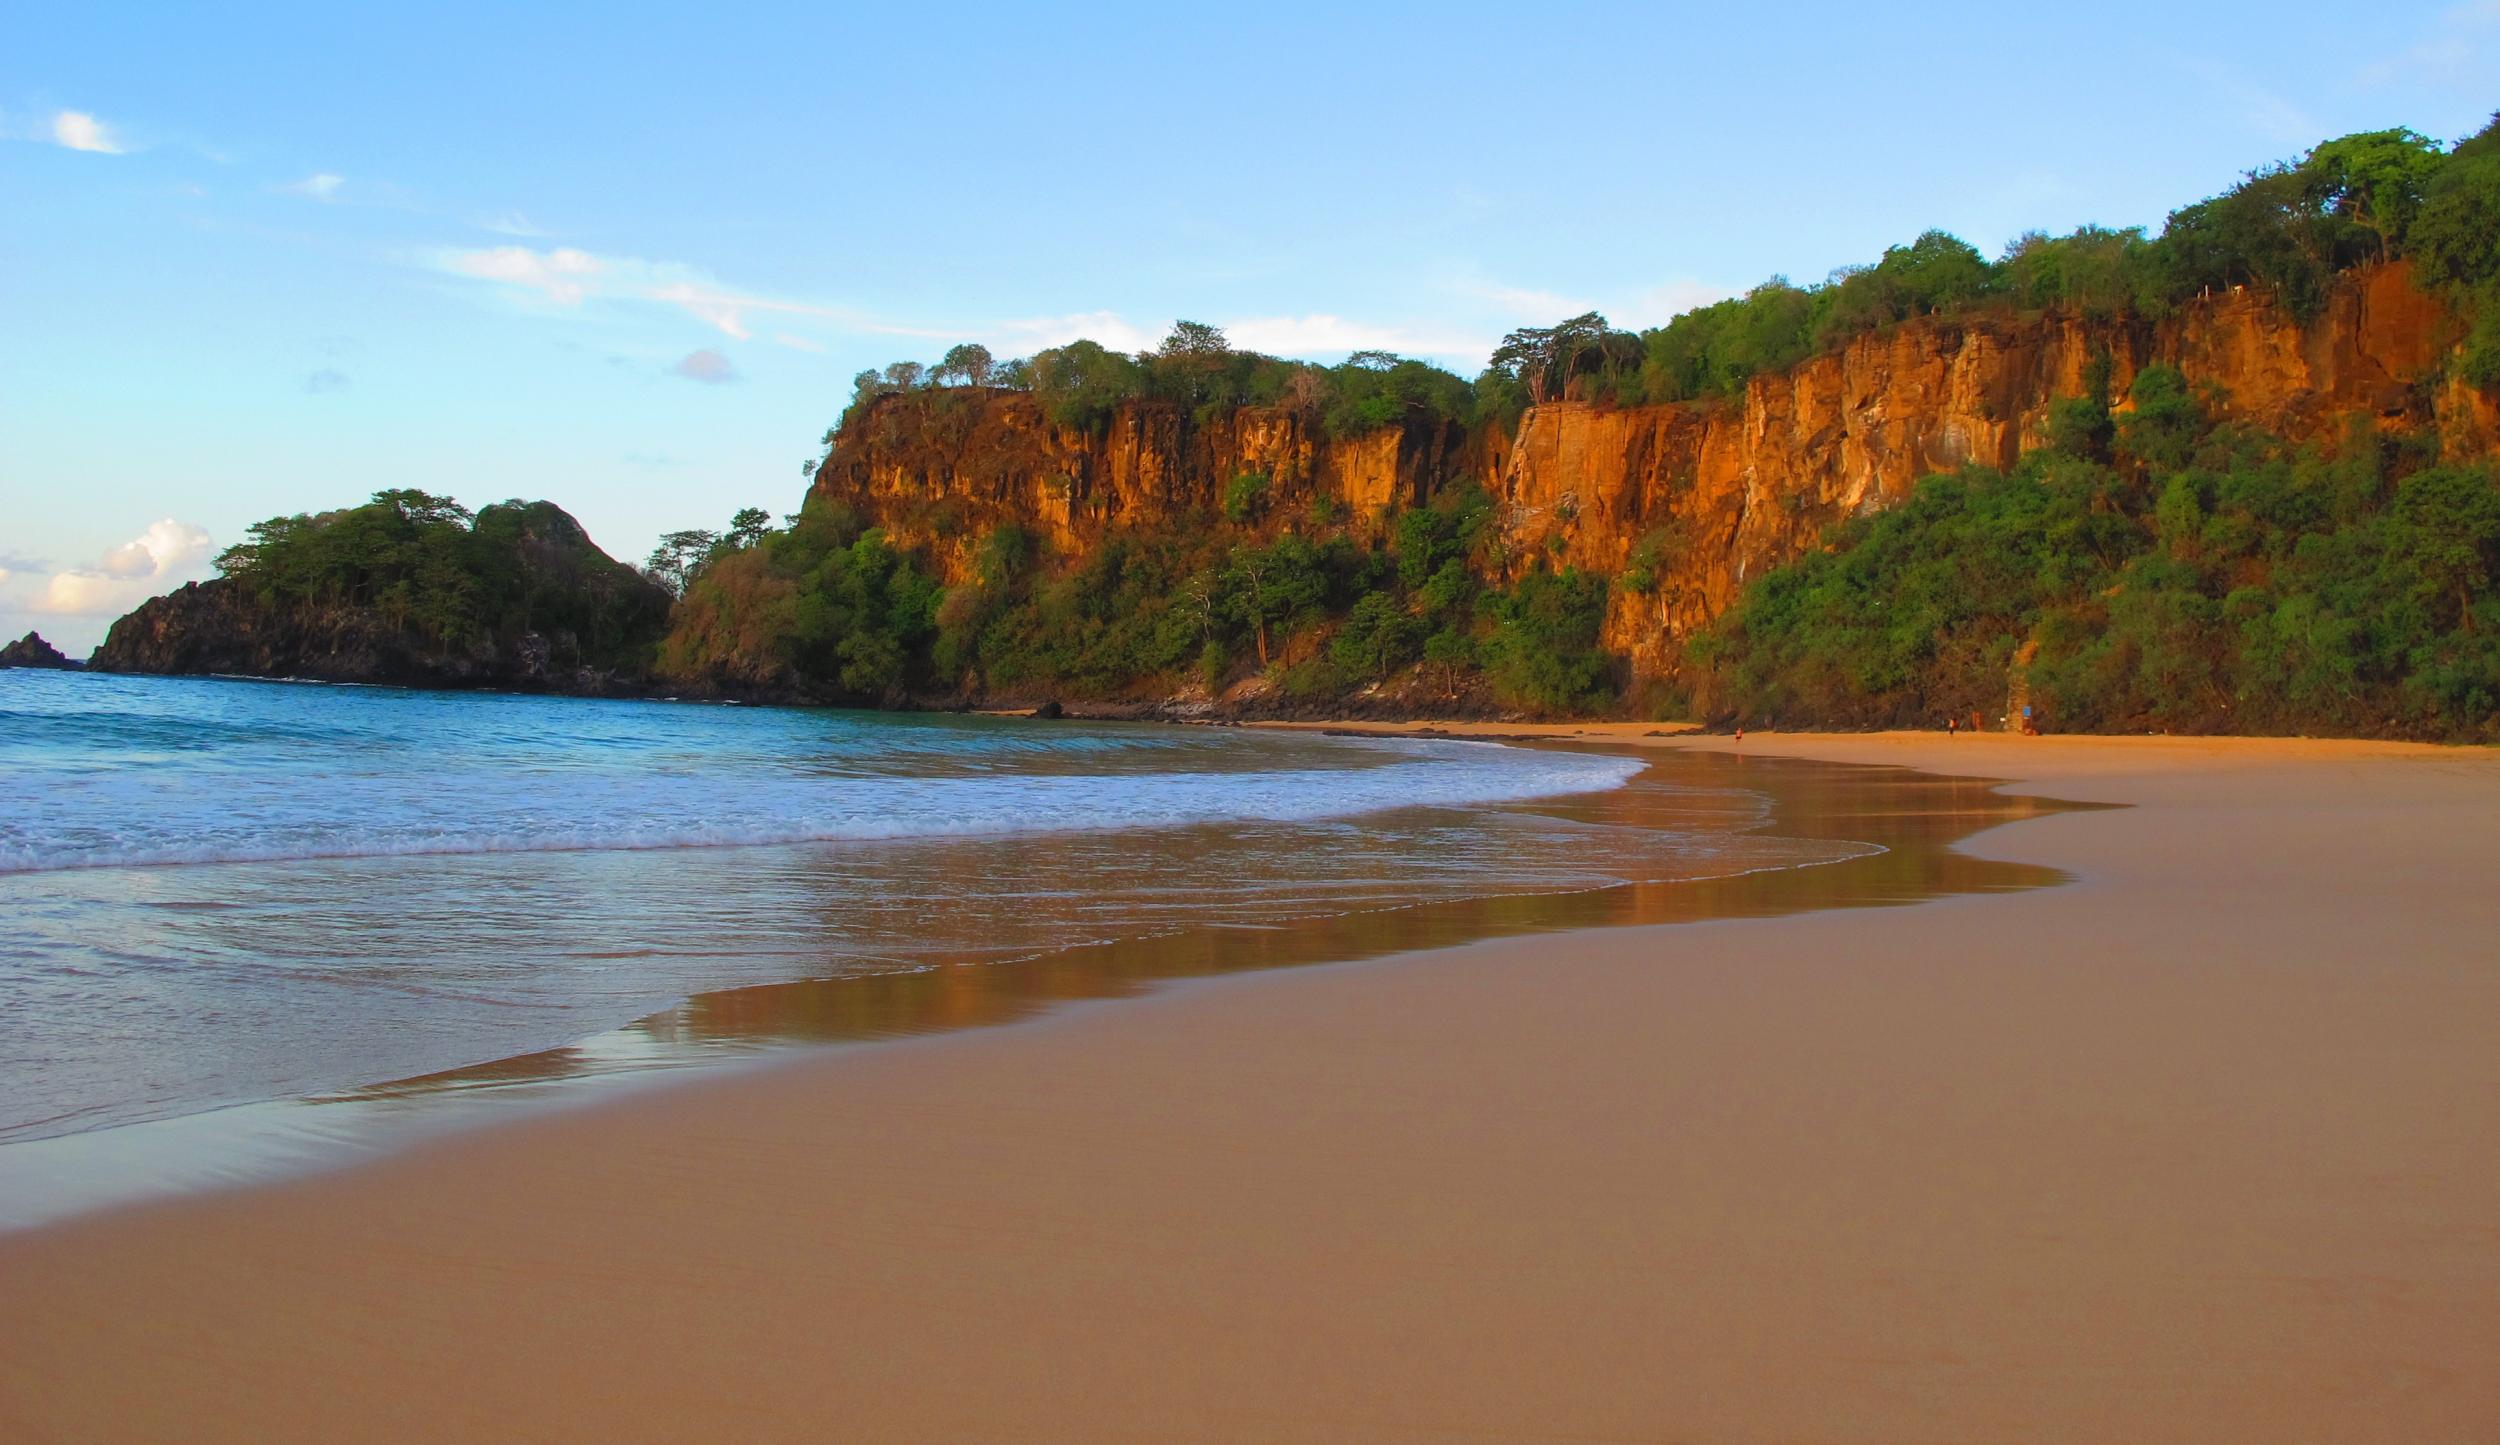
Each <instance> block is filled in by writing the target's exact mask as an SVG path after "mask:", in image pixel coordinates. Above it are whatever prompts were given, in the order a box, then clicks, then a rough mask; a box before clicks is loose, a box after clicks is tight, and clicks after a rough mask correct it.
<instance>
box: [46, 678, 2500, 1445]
mask: <svg viewBox="0 0 2500 1445" xmlns="http://www.w3.org/2000/svg"><path fill="white" fill-rule="evenodd" d="M1486 726H1488V727H1503V728H1507V729H1509V730H1510V731H1512V732H1517V731H1520V729H1519V728H1518V727H1517V726H1516V725H1506V724H1496V725H1486ZM1563 726H1564V727H1565V728H1567V729H1569V731H1568V732H1567V733H1566V734H1564V739H1563V740H1565V741H1570V740H1575V739H1576V740H1583V741H1590V742H1599V741H1625V740H1626V739H1622V738H1620V737H1617V738H1607V737H1605V736H1603V735H1602V734H1600V733H1599V732H1598V728H1599V727H1600V726H1602V725H1596V724H1583V725H1568V724H1566V725H1563ZM1618 726H1619V727H1623V728H1628V729H1647V728H1650V727H1652V726H1654V725H1650V724H1631V725H1618ZM1643 745H1645V746H1649V745H1657V746H1671V747H1678V748H1692V749H1704V750H1714V751H1717V750H1729V749H1733V748H1735V747H1737V746H1738V745H1736V744H1734V743H1733V742H1732V740H1730V739H1727V738H1723V737H1704V738H1685V739H1675V740H1669V739H1648V740H1646V741H1645V742H1644V744H1643ZM1742 746H1743V747H1744V748H1745V749H1746V750H1747V751H1748V752H1749V753H1755V754H1763V755H1773V754H1777V755H1801V756H1812V757H1819V758H1823V759H1826V760H1829V761H1835V762H1867V763H1878V764H1883V763H1892V764H1898V765H1908V766H1916V767H1918V768H1920V769H1922V770H1927V771H1933V772H1941V773H1946V774H1950V775H1961V776H1971V775H1986V776H2002V777H2005V778H2007V779H2008V781H2007V782H2006V783H2005V784H2003V785H2001V787H2002V788H2003V789H2004V790H2006V791H2011V790H2014V789H2021V790H2024V791H2025V792H2030V793H2038V794H2047V795H2052V796H2055V797H2059V798H2072V799H2075V800H2077V801H2084V802H2094V801H2097V802H2113V803H2131V804H2134V805H2135V806H2134V807H2132V808H2130V809H2128V810H2125V811H2096V812H2071V813H2061V814H2058V815H2056V816H2054V817H2052V818H2043V819H2039V820H2037V821H2036V823H2035V826H2033V827H2030V828H2023V829H2002V828H1999V829H1992V830H1990V831H1988V832H1986V833H1983V834H1981V835H1980V836H1979V837H1977V838H1976V839H1974V840H1971V841H1970V842H1967V843H1964V844H1962V845H1961V849H1962V851H1963V852H1965V853H1968V854H1971V855H1973V856H1976V857H1983V858H1995V859H2000V860H2005V861H2021V862H2025V863H2030V864H2035V865H2039V866H2045V867H2055V868H2060V869H2063V870H2065V871H2068V872H2070V873H2072V874H2074V875H2075V876H2076V880H2077V881H2075V882H2074V883H2071V884H2069V885H2067V886H2064V887H2059V888H2052V889H2047V890H2035V891H2031V892H2024V893H2016V894H1994V895H1981V896H1972V897H1965V898H1960V899H1955V900H1948V901H1943V902H1930V903H1926V904H1921V905H1918V906H1914V907H1908V908H1889V909H1875V910H1858V911H1818V912H1809V913H1802V914H1793V915H1789V916H1784V917H1774V918H1738V919H1732V920H1725V921H1718V922H1707V923H1684V924H1675V925H1671V926H1667V927H1662V928H1640V927H1633V928H1622V929H1611V930H1603V931H1583V932H1570V933H1551V934H1536V935H1529V936H1522V937H1512V938H1502V939H1495V940H1492V941H1488V942H1480V943H1474V944H1469V945H1466V946H1463V947H1460V948H1456V949H1450V950H1443V951H1437V952H1432V953H1426V954H1402V955H1398V956H1395V957H1389V958H1382V959H1375V960H1372V961H1369V962H1365V963H1360V964H1353V965H1348V966H1344V967H1335V968H1324V969H1300V970H1290V969H1289V970H1274V971H1267V972H1261V973H1255V974H1242V975H1236V976H1231V977H1226V978H1222V979H1208V980H1201V981H1199V982H1197V983H1195V984H1193V985H1192V986H1190V987H1186V988H1162V989H1158V990H1155V991H1153V992H1151V993H1149V994H1147V995H1146V996H1144V997H1140V998H1134V999H1130V1000H1127V1001H1125V1002H1124V1004H1123V1006H1122V1007H1120V1008H1117V1009H1089V1010H1069V1011H1061V1012H1058V1013H1055V1014H1050V1015H1046V1016H1044V1017H1042V1018H1039V1019H1037V1020H1034V1021H1032V1022H1030V1023H1029V1024H1028V1025H1027V1026H1023V1027H1019V1028H1016V1029H1011V1030H986V1031H972V1032H967V1033H959V1034H953V1035H947V1036H944V1037H939V1038H931V1039H925V1040H921V1041H918V1042H917V1043H915V1044H914V1045H913V1046H911V1047H908V1048H899V1049H890V1050H862V1051H853V1052H847V1053H843V1054H839V1055H829V1056H826V1057H824V1058H821V1059H811V1060H803V1061H797V1062H793V1063H790V1064H787V1065H784V1066H781V1067H778V1068H776V1069H774V1070H772V1071H769V1072H768V1073H762V1072H759V1073H757V1074H753V1075H748V1076H743V1077H737V1078H728V1079H719V1080H710V1081H700V1082H696V1083H692V1084H689V1085H687V1086H685V1087H683V1088H680V1089H673V1090H668V1091H660V1092H654V1093H652V1094H648V1095H644V1096H641V1097H637V1098H634V1099H631V1100H626V1101H622V1102H620V1103H618V1104H616V1105H614V1106H610V1107H603V1108H599V1109H595V1110H585V1111H581V1112H578V1113H574V1114H570V1115H567V1116H563V1117H553V1118H547V1119H543V1120H532V1121H526V1122H521V1123H516V1124H513V1125H511V1126H508V1127H506V1128H500V1129H496V1130H492V1131H486V1132H482V1133H478V1134H474V1135H468V1136H464V1137H461V1138H458V1139H453V1140H449V1141H445V1142H442V1143H440V1144H436V1145H429V1146H426V1147H425V1148H423V1149H421V1150H420V1151H418V1152H416V1153H412V1154H410V1155H406V1156H402V1157H399V1158H395V1159H391V1160H386V1161H383V1162H381V1163H377V1164H373V1165H368V1166H363V1167H359V1168H356V1169H352V1170H349V1171H346V1172H343V1173H339V1174H335V1175H326V1176H321V1177H317V1178H312V1179H305V1180H299V1181H293V1182H289V1183H284V1184H279V1185H274V1186H268V1187H265V1188H259V1189H253V1190H249V1191H246V1192H244V1193H240V1194H234V1195H224V1196H215V1197H207V1198H201V1199H193V1200H182V1201H177V1202H173V1203H169V1204H165V1205H151V1206H143V1207H140V1208H138V1209H133V1210H130V1211H125V1212H120V1213H116V1214H112V1215H108V1216H99V1217H95V1218H92V1219H82V1220H77V1221H72V1222H69V1223H66V1224H61V1225H56V1226H51V1227H48V1228H45V1229H40V1230H37V1231H34V1232H32V1233H29V1234H25V1235H17V1236H10V1237H8V1238H6V1239H0V1280H6V1281H8V1283H7V1284H6V1285H4V1286H0V1292H5V1295H6V1296H7V1297H8V1298H9V1299H10V1300H11V1301H12V1303H13V1304H14V1305H15V1306H16V1308H13V1309H11V1310H9V1311H7V1312H6V1314H5V1316H0V1421H6V1422H13V1423H14V1424H15V1425H16V1426H17V1427H18V1428H19V1430H20V1432H21V1433H24V1434H26V1435H28V1436H29V1437H31V1438H37V1439H42V1438H53V1437H54V1436H56V1435H57V1436H59V1437H63V1438H83V1437H86V1436H90V1435H105V1436H116V1437H119V1436H151V1435H160V1434H164V1433H168V1432H172V1433H183V1434H187V1435H191V1436H192V1437H194V1438H211V1439H216V1438H236V1439H244V1438H267V1437H271V1436H296V1435H311V1434H333V1435H335V1434H352V1435H357V1436H360V1437H364V1438H411V1439H414V1438H440V1437H443V1436H446V1435H465V1434H471V1433H478V1432H481V1431H483V1430H485V1429H487V1428H496V1429H501V1430H504V1431H506V1432H518V1433H522V1434H533V1433H539V1434H551V1435H563V1436H571V1435H575V1434H582V1435H588V1434H607V1435H611V1436H623V1437H626V1438H662V1437H680V1438H682V1437H683V1436H684V1435H687V1434H690V1433H694V1434H699V1433H706V1432H707V1431H726V1432H729V1433H744V1434H747V1435H750V1436H758V1437H766V1438H785V1437H799V1436H806V1435H811V1434H814V1435H822V1434H823V1433H824V1432H826V1431H828V1430H832V1431H836V1432H849V1433H853V1434H860V1435H866V1436H869V1437H873V1438H914V1439H921V1438H935V1439H950V1438H1035V1439H1063V1438H1064V1439H1098V1438H1104V1437H1107V1436H1114V1435H1119V1434H1123V1433H1133V1434H1139V1435H1148V1436H1184V1437H1190V1438H1215V1439H1244V1440H1247V1439H1271V1438H1278V1437H1280V1436H1290V1437H1292V1438H1305V1439H1384V1438H1414V1439H1437V1438H1455V1437H1458V1436H1460V1435H1463V1434H1467V1433H1469V1432H1474V1433H1478V1434H1490V1435H1493V1436H1497V1437H1508V1438H1519V1437H1526V1436H1531V1435H1544V1434H1555V1435H1559V1434H1567V1433H1573V1432H1577V1433H1579V1434H1582V1435H1592V1436H1600V1437H1609V1438H1611V1437H1614V1436H1622V1437H1625V1438H1656V1437H1658V1436H1660V1435H1673V1434H1675V1433H1677V1432H1682V1433H1683V1434H1686V1435H1691V1436H1697V1437H1700V1438H1711V1439H1741V1440H1752V1439H1760V1440H1774V1439H1796V1438H1811V1439H1835V1440H1841V1439H1845V1440H1893V1439H1918V1440H1945V1439H1950V1440H1965V1439H1967V1440H1983V1439H2008V1438H2022V1439H2038V1440H2058V1439H2072V1440H2099V1439H2110V1438H2131V1439H2138V1440H2173V1439H2175V1440H2190V1439H2212V1438H2336V1439H2354V1440H2370V1439H2386V1440H2398V1439H2420V1438H2460V1437H2469V1436H2472V1435H2475V1434H2478V1433H2481V1432H2486V1431H2488V1429H2490V1428H2491V1426H2492V1425H2493V1424H2494V1422H2495V1421H2500V1367H2494V1366H2491V1365H2490V1364H2489V1361H2490V1360H2492V1359H2494V1358H2500V1235H2496V1234H2495V1233H2494V1232H2493V1231H2492V1230H2491V1229H2490V1227H2489V1225H2488V1223H2487V1221H2488V1220H2489V1219H2492V1218H2500V1163H2495V1162H2494V1161H2493V1160H2492V1159H2491V1157H2490V1151H2489V1149H2488V1141H2489V1140H2490V1139H2491V1138H2493V1137H2500V1061H2495V1059H2494V1058H2493V1051H2492V1050H2490V1049H2489V1047H2488V1042H2489V1038H2490V1037H2491V1029H2492V1026H2493V1024H2494V1022H2495V1021H2496V1020H2500V979H2495V977H2494V973H2495V970H2494V969H2493V967H2492V966H2491V964H2490V961H2489V959H2488V957H2487V956H2486V955H2487V947H2488V939H2489V938H2490V937H2491V936H2494V933H2495V931H2496V930H2500V903H2496V902H2495V901H2493V900H2492V899H2491V898H2490V897H2489V894H2490V890H2489V888H2488V885H2487V877H2488V871H2489V867H2490V865H2491V863H2492V862H2494V861H2495V860H2500V759H2495V758H2494V757H2493V756H2491V755H2489V754H2478V753H2473V752H2467V751H2462V750H2457V749H2450V748H2440V747H2436V746H2429V745H2401V744H2368V743H2359V744H2339V743H2308V742H2300V741H2285V742H2281V743H2265V742H2253V741H2249V742H2242V741H2232V742H2222V743H2217V742H2215V741H2213V740H2204V739H2090V738H2087V739H2068V738H2019V737H2005V736H2003V735H1992V734H1982V735H1978V736H1976V737H1966V738H1959V739H1955V740H1951V741H1948V740H1947V739H1946V738H1945V737H1944V736H1943V735H1934V736H1929V735H1925V734H1918V735H1880V734H1876V735H1868V734H1854V735H1841V736H1837V737H1813V736H1800V735H1793V734H1791V735H1768V734H1756V735H1755V736H1753V737H1750V738H1748V739H1747V741H1746V743H1745V744H1743V745H1742ZM211 1321H215V1322H216V1324H217V1328H216V1329H215V1330H214V1331H213V1332H210V1333H203V1330H204V1329H205V1327H206V1326H207V1325H208V1324H209V1323H210V1322H211ZM137 1360H147V1361H149V1362H150V1367H151V1369H152V1370H153V1371H154V1377H153V1379H152V1384H153V1386H154V1388H152V1389H150V1390H147V1391H144V1392H138V1391H129V1390H126V1389H124V1390H117V1389H114V1388H112V1387H111V1386H110V1385H109V1383H108V1382H109V1381H111V1380H112V1379H113V1378H115V1376H116V1373H117V1372H118V1371H120V1370H122V1369H125V1368H126V1367H127V1365H128V1363H129V1362H132V1361H137ZM304 1378H310V1379H316V1380H320V1381H322V1382H323V1385H322V1388H320V1389H318V1390H314V1391H306V1390H304V1389H302V1388H301V1385H300V1381H301V1379H304ZM454 1378H456V1379H459V1380H461V1381H462V1386H463V1387H462V1388H461V1389H460V1390H457V1391H445V1390H442V1389H440V1388H437V1387H438V1386H439V1385H440V1384H441V1383H442V1382H443V1381H445V1380H447V1379H454ZM358 1399H389V1400H391V1401H392V1402H393V1414H392V1417H391V1418H390V1419H388V1420H376V1419H373V1418H370V1417H369V1416H367V1415H364V1414H360V1413H359V1412H358V1411H357V1409H356V1401H357V1400H358ZM210 1415H213V1416H214V1421H213V1423H212V1424H207V1425H204V1424H203V1421H204V1420H205V1419H207V1418H208V1416H210ZM204 1428H205V1429H210V1430H211V1431H227V1432H230V1433H229V1434H225V1435H219V1434H215V1433H211V1434H208V1435H205V1436H202V1435H200V1433H199V1432H200V1430H201V1429H204Z"/></svg>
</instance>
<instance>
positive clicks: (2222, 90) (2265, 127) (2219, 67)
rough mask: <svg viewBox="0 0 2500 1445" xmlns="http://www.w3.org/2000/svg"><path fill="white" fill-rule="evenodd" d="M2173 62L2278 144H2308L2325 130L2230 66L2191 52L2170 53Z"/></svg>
mask: <svg viewBox="0 0 2500 1445" xmlns="http://www.w3.org/2000/svg"><path fill="white" fill-rule="evenodd" d="M2172 62H2173V63H2174V64H2176V65H2177V66H2178V67H2179V68H2180V69H2182V70H2185V71H2186V72H2188V73H2189V74H2190V75H2192V76H2194V77H2195V78H2196V81H2197V84H2198V85H2199V86H2200V87H2201V88H2202V89H2203V90H2204V91H2205V92H2206V93H2207V94H2209V95H2211V96H2213V97H2214V98H2215V99H2216V100H2218V101H2220V102H2221V103H2222V104H2223V106H2224V107H2225V108H2226V109H2228V110H2230V111H2231V112H2234V113H2235V114H2236V115H2237V118H2238V119H2239V121H2240V123H2241V124H2242V125H2245V126H2247V127H2248V128H2249V129H2250V130H2252V131H2255V132H2256V133H2257V134H2258V135H2261V136H2263V137H2265V138H2266V139H2267V140H2269V141H2272V142H2273V143H2275V144H2277V145H2286V146H2291V145H2307V144H2309V143H2310V142H2312V141H2315V140H2316V139H2317V138H2318V137H2319V136H2321V135H2323V134H2324V133H2325V132H2324V131H2323V130H2322V129H2321V128H2320V126H2319V124H2318V122H2316V121H2315V120H2313V119H2311V118H2310V116H2309V113H2308V112H2307V111H2305V110H2302V109H2301V108H2300V107H2299V106H2297V105H2295V104H2293V103H2292V102H2291V101H2289V100H2287V99H2285V98H2284V97H2283V96H2281V95H2279V94H2277V93H2275V92H2274V91H2272V90H2269V89H2267V88H2266V87H2265V86H2262V85H2259V84H2258V83H2257V82H2255V81H2253V80H2251V79H2249V78H2248V77H2247V76H2245V75H2243V74H2241V73H2240V72H2239V71H2238V70H2237V69H2235V68H2234V67H2232V66H2229V65H2225V64H2223V63H2222V62H2220V61H2217V60H2211V59H2207V58H2206V57H2203V56H2194V55H2180V56H2173V57H2172Z"/></svg>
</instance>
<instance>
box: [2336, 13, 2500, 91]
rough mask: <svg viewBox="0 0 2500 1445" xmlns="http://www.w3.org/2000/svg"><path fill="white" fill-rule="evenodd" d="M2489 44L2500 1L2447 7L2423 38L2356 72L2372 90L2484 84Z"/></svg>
mask: <svg viewBox="0 0 2500 1445" xmlns="http://www.w3.org/2000/svg"><path fill="white" fill-rule="evenodd" d="M2495 39H2500V0H2472V3H2469V4H2464V5H2452V6H2450V7H2448V8H2447V9H2446V10H2443V11H2441V12H2440V13H2439V15H2438V17H2437V18H2436V19H2434V20H2433V21H2432V22H2431V26H2430V33H2429V34H2427V35H2425V36H2423V37H2422V38H2421V39H2420V40H2417V41H2415V42H2414V43H2413V44H2412V45H2409V46H2407V47H2405V49H2403V50H2402V51H2399V52H2398V53H2396V54H2394V55H2390V56H2385V57H2382V58H2380V59H2378V60H2374V61H2371V62H2370V63H2369V64H2367V65H2365V66H2363V67H2361V75H2360V79H2361V83H2362V84H2363V85H2365V86H2372V87H2377V86H2386V85H2399V84H2411V85H2442V86H2454V85H2470V84H2477V83H2483V82H2488V80H2489V79H2490V76H2489V75H2488V73H2487V71H2488V69H2489V63H2488V62H2489V57H2490V55H2491V52H2492V45H2493V41H2494V40H2495Z"/></svg>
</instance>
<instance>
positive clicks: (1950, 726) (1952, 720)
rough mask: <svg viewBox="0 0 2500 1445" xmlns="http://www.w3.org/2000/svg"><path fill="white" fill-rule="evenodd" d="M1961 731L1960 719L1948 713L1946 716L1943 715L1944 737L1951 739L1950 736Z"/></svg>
mask: <svg viewBox="0 0 2500 1445" xmlns="http://www.w3.org/2000/svg"><path fill="white" fill-rule="evenodd" d="M1961 730H1962V720H1961V719H1960V718H1957V717H1954V716H1953V715H1951V714H1950V713H1948V714H1946V715H1945V720H1944V735H1945V736H1946V737H1951V736H1953V735H1954V734H1955V733H1957V732H1960V731H1961Z"/></svg>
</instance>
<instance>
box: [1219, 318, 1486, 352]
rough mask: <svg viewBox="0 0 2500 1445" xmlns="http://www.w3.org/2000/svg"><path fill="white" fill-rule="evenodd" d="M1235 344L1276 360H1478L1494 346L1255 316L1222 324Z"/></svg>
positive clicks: (1352, 324) (1463, 336)
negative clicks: (1393, 356)
mask: <svg viewBox="0 0 2500 1445" xmlns="http://www.w3.org/2000/svg"><path fill="white" fill-rule="evenodd" d="M1224 334H1225V336H1226V337H1227V338H1229V339H1230V340H1231V341H1232V343H1233V345H1235V346H1238V347H1241V348H1243V349H1245V350H1249V351H1265V352H1271V353H1273V354H1275V355H1277V356H1330V355H1337V354H1340V353H1343V352H1349V351H1394V352H1396V353H1398V354H1399V355H1401V356H1482V355H1485V354H1486V353H1488V352H1490V351H1491V350H1492V349H1493V343H1492V342H1491V341H1490V340H1488V339H1487V338H1486V337H1484V336H1482V335H1480V334H1468V333H1463V332H1457V331H1450V330H1427V331H1418V330H1415V329H1413V328H1410V327H1404V326H1380V325H1374V324H1370V323H1366V322H1361V321H1348V320H1347V319H1345V318H1344V317H1342V316H1325V315H1315V316H1254V317H1251V318H1249V319H1247V320H1243V321H1235V322H1232V323H1230V324H1228V325H1226V326H1225V328H1224Z"/></svg>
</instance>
